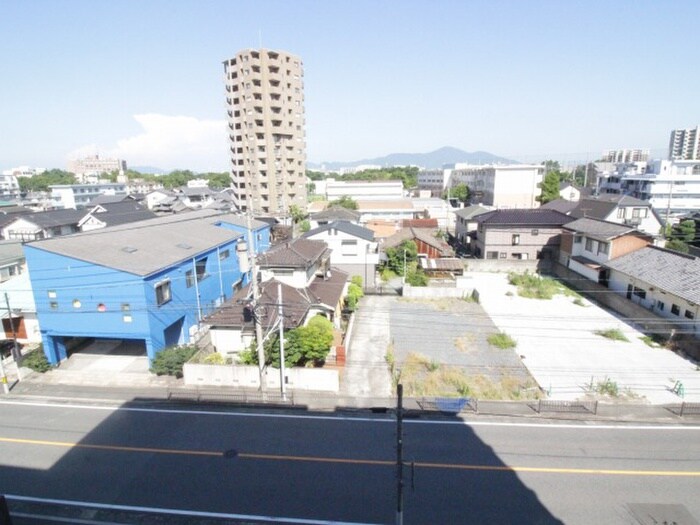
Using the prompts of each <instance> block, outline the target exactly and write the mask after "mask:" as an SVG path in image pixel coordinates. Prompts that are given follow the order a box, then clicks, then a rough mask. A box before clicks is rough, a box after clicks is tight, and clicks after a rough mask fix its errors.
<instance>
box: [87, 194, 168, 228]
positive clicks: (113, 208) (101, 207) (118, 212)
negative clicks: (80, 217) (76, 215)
mask: <svg viewBox="0 0 700 525" xmlns="http://www.w3.org/2000/svg"><path fill="white" fill-rule="evenodd" d="M83 211H84V210H83ZM88 215H91V216H92V217H94V218H95V219H97V220H99V221H102V222H104V223H105V224H106V225H107V226H116V225H117V224H127V223H130V222H137V221H143V220H146V219H153V218H155V217H156V214H155V213H153V212H152V211H151V210H149V209H148V208H146V207H144V206H143V205H141V204H140V203H138V202H136V201H134V200H131V199H129V200H125V201H115V202H103V203H101V204H98V205H96V206H95V207H94V208H93V209H91V210H90V212H89V213H87V214H85V217H87V216H88ZM85 217H84V218H85Z"/></svg>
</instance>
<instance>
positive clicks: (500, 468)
mask: <svg viewBox="0 0 700 525" xmlns="http://www.w3.org/2000/svg"><path fill="white" fill-rule="evenodd" d="M0 443H15V444H22V445H39V446H49V447H63V448H84V449H93V450H109V451H116V452H147V453H153V454H176V455H181V456H209V457H225V456H226V452H225V451H213V450H187V449H172V448H152V447H129V446H121V445H96V444H90V443H71V442H69V441H47V440H40V439H23V438H8V437H0ZM235 458H239V459H258V460H266V461H300V462H309V463H336V464H349V465H378V466H387V467H393V466H395V465H396V462H395V461H391V460H381V459H352V458H332V457H324V456H292V455H282V454H253V453H248V452H241V453H238V454H236V455H235ZM413 465H414V466H415V467H418V468H433V469H453V470H473V471H491V472H523V473H526V472H532V473H539V474H587V475H604V476H670V477H700V471H692V470H687V471H686V470H622V469H591V468H556V467H517V466H507V465H469V464H464V463H430V462H425V461H416V462H413Z"/></svg>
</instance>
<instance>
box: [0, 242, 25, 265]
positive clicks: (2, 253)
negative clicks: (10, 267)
mask: <svg viewBox="0 0 700 525" xmlns="http://www.w3.org/2000/svg"><path fill="white" fill-rule="evenodd" d="M21 260H24V250H23V249H22V242H21V241H0V266H2V265H5V264H10V263H13V262H16V261H21Z"/></svg>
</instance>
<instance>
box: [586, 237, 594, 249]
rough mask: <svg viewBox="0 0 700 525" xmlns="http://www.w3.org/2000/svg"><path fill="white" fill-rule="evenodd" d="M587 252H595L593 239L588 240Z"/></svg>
mask: <svg viewBox="0 0 700 525" xmlns="http://www.w3.org/2000/svg"><path fill="white" fill-rule="evenodd" d="M586 251H587V252H592V251H593V239H588V238H586Z"/></svg>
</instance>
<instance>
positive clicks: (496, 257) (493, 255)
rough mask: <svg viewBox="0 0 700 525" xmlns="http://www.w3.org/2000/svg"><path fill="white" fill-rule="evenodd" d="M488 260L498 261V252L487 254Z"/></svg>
mask: <svg viewBox="0 0 700 525" xmlns="http://www.w3.org/2000/svg"><path fill="white" fill-rule="evenodd" d="M486 258H487V259H498V252H486Z"/></svg>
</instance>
